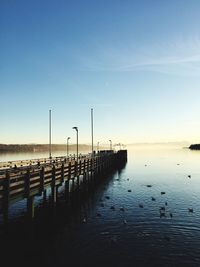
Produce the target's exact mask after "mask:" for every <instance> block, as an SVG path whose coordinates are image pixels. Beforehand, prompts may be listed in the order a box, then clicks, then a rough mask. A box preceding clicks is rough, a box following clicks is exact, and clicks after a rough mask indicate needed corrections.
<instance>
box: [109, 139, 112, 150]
mask: <svg viewBox="0 0 200 267" xmlns="http://www.w3.org/2000/svg"><path fill="white" fill-rule="evenodd" d="M109 142H110V150H112V140H109Z"/></svg>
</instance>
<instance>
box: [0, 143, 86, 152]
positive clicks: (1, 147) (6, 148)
mask: <svg viewBox="0 0 200 267" xmlns="http://www.w3.org/2000/svg"><path fill="white" fill-rule="evenodd" d="M69 149H70V150H74V151H75V150H76V145H70V146H69ZM79 149H80V150H82V151H84V150H90V146H89V145H79ZM48 150H49V145H48V144H27V145H18V144H15V145H6V144H0V152H38V151H39V152H40V151H42V152H43V151H48ZM64 150H66V145H65V144H52V151H64Z"/></svg>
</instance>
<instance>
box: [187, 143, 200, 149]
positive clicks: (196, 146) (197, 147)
mask: <svg viewBox="0 0 200 267" xmlns="http://www.w3.org/2000/svg"><path fill="white" fill-rule="evenodd" d="M189 149H194V150H200V144H194V145H191V146H190V147H189Z"/></svg>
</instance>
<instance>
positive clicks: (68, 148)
mask: <svg viewBox="0 0 200 267" xmlns="http://www.w3.org/2000/svg"><path fill="white" fill-rule="evenodd" d="M69 139H70V137H67V157H68V156H69Z"/></svg>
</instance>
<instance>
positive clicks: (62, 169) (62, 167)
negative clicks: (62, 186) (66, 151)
mask: <svg viewBox="0 0 200 267" xmlns="http://www.w3.org/2000/svg"><path fill="white" fill-rule="evenodd" d="M63 182H64V163H62V165H61V183H63Z"/></svg>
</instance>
